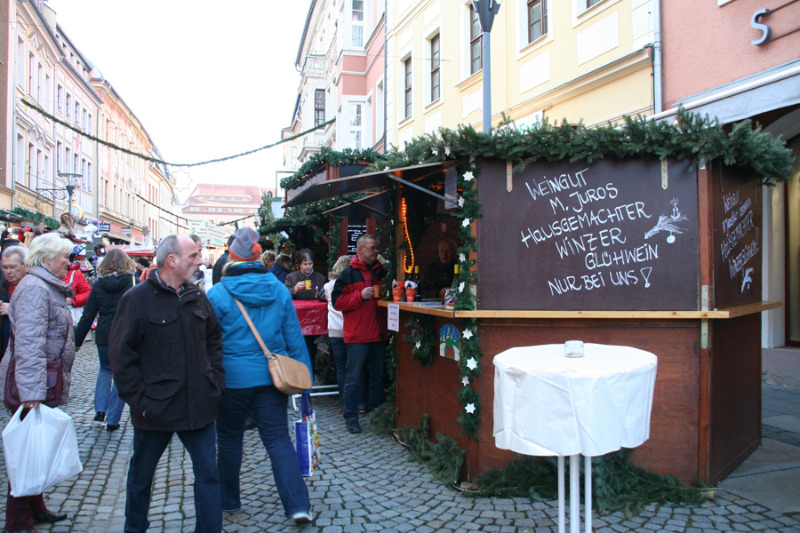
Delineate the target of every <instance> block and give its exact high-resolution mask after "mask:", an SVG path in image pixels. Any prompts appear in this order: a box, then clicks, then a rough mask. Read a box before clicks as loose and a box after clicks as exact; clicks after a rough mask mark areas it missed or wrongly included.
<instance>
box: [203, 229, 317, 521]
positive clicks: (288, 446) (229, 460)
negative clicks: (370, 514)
mask: <svg viewBox="0 0 800 533" xmlns="http://www.w3.org/2000/svg"><path fill="white" fill-rule="evenodd" d="M260 252H261V248H260V246H259V245H258V234H257V233H256V232H255V231H254V230H253V229H252V228H241V229H240V230H238V231H237V232H236V239H235V240H234V241H233V244H231V247H230V262H229V263H228V264H227V265H226V267H225V269H226V270H225V271H224V273H223V277H222V280H221V282H220V283H218V284H216V285H214V286H213V287H211V289H210V290H209V291H208V299H209V300H210V301H211V305H212V306H213V307H214V311H215V312H216V314H217V317H218V318H219V322H220V324H221V325H222V346H223V360H222V366H223V367H224V368H225V392H224V393H223V395H222V401H221V402H220V406H219V417H218V418H217V466H218V468H219V477H220V481H221V484H222V509H223V510H224V511H228V512H235V511H238V510H239V509H240V508H241V498H240V494H239V472H240V470H241V466H242V438H243V435H244V429H245V423H246V419H247V415H248V412H249V411H251V410H252V412H253V418H254V419H255V422H256V425H257V426H258V432H259V434H260V436H261V441H262V442H263V443H264V446H265V447H266V449H267V453H268V454H269V458H270V462H271V463H272V474H273V476H274V477H275V485H276V486H277V488H278V494H279V495H280V498H281V502H282V503H283V508H284V511H285V512H286V515H287V516H288V517H290V518H291V519H293V520H294V521H295V522H296V523H297V524H303V523H307V522H310V521H311V504H310V502H309V499H308V490H307V489H306V485H305V481H304V480H303V477H302V475H301V474H300V466H299V464H298V462H297V455H296V453H295V449H294V446H293V444H292V441H291V438H290V437H289V425H288V420H287V416H286V408H287V406H288V399H289V397H288V396H287V395H285V394H283V393H282V392H280V391H278V389H276V388H275V387H274V386H273V384H272V378H271V377H270V374H269V366H268V363H267V358H266V357H265V356H264V353H263V352H262V351H261V348H260V346H259V344H258V341H257V340H256V338H255V337H254V336H253V333H252V331H251V330H250V327H249V326H248V325H247V322H246V321H245V318H244V315H242V313H241V311H240V310H239V307H238V306H237V305H236V302H235V301H234V298H235V299H237V300H239V301H240V302H241V303H242V304H243V305H244V307H245V309H246V310H247V313H248V314H249V315H250V318H251V319H252V321H253V323H254V324H255V326H256V329H257V330H258V332H259V334H260V335H261V338H262V339H263V340H264V344H266V345H267V348H269V350H270V351H271V352H274V353H278V354H281V355H287V356H289V357H292V358H293V359H297V360H298V361H301V362H303V363H304V364H305V365H306V366H307V367H308V370H309V372H311V359H310V358H309V356H308V350H306V343H305V341H304V340H303V333H302V330H301V329H300V322H299V321H298V319H297V313H296V312H295V310H294V305H293V304H292V296H291V295H290V294H289V291H288V289H287V288H286V287H285V286H284V285H283V283H281V282H280V281H278V279H277V278H276V277H275V276H270V275H268V274H267V270H266V268H265V267H264V265H263V263H261V262H260V261H259V260H258V259H259V254H260Z"/></svg>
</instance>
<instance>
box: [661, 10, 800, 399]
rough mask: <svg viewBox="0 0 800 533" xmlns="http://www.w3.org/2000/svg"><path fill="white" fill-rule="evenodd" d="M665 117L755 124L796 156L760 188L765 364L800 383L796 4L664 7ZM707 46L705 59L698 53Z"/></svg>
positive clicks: (799, 24)
mask: <svg viewBox="0 0 800 533" xmlns="http://www.w3.org/2000/svg"><path fill="white" fill-rule="evenodd" d="M661 9H662V20H663V43H664V46H663V48H664V54H663V79H664V85H663V95H664V101H663V104H664V109H665V111H664V113H663V114H662V116H663V118H665V119H669V118H670V116H671V115H672V114H674V113H675V110H676V109H677V107H678V106H683V107H684V108H686V109H688V110H691V111H694V112H696V113H700V114H702V115H706V114H707V115H709V116H710V117H717V118H718V119H719V120H720V122H721V123H722V124H730V123H732V122H736V121H739V120H743V119H751V120H752V121H754V122H755V123H757V124H759V125H760V126H761V127H763V129H764V130H765V131H767V132H770V133H772V134H773V135H775V136H781V137H782V138H783V139H784V140H785V141H786V143H787V145H788V147H789V148H790V149H791V150H792V153H793V155H794V158H795V163H794V168H793V171H792V174H791V178H790V180H789V181H788V182H787V183H785V184H784V183H781V184H778V185H775V186H769V187H764V190H763V191H762V192H763V198H764V200H763V202H764V204H763V213H764V215H763V220H762V221H761V227H762V228H763V250H762V258H763V260H762V263H763V264H762V271H763V278H762V299H763V300H768V301H777V302H780V303H781V304H782V305H781V307H779V308H777V309H773V310H770V311H766V312H764V313H762V335H761V341H762V348H763V350H762V353H763V358H762V365H763V370H764V372H765V373H766V374H767V375H768V377H769V378H770V379H771V380H772V381H774V382H777V383H781V384H788V385H792V386H795V387H797V386H800V181H799V180H800V163H798V161H800V59H799V58H800V53H798V51H800V31H798V30H800V16H798V14H800V1H798V0H793V1H789V2H764V1H763V0H717V2H699V3H698V2H692V1H689V0H676V1H670V2H662V3H661ZM698 50H703V53H702V54H700V53H697V51H698Z"/></svg>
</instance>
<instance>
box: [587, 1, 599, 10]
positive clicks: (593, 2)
mask: <svg viewBox="0 0 800 533" xmlns="http://www.w3.org/2000/svg"><path fill="white" fill-rule="evenodd" d="M602 1H603V0H586V9H589V8H590V7H592V6H595V5H597V4H599V3H600V2H602Z"/></svg>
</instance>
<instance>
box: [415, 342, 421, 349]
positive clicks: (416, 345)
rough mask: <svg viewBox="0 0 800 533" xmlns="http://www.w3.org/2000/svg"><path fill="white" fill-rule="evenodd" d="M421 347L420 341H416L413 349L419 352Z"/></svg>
mask: <svg viewBox="0 0 800 533" xmlns="http://www.w3.org/2000/svg"><path fill="white" fill-rule="evenodd" d="M421 346H422V343H421V342H420V341H417V342H416V344H414V347H415V348H416V349H417V350H419V349H420V347H421Z"/></svg>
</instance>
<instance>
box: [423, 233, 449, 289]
mask: <svg viewBox="0 0 800 533" xmlns="http://www.w3.org/2000/svg"><path fill="white" fill-rule="evenodd" d="M456 249H457V246H456V241H454V240H453V239H442V240H441V241H439V259H438V260H436V261H435V262H433V263H431V264H430V265H428V266H426V267H425V268H423V269H422V275H421V277H420V294H421V295H422V297H423V298H444V292H445V290H447V289H449V288H450V286H451V285H452V284H453V267H454V266H455V264H456Z"/></svg>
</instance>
